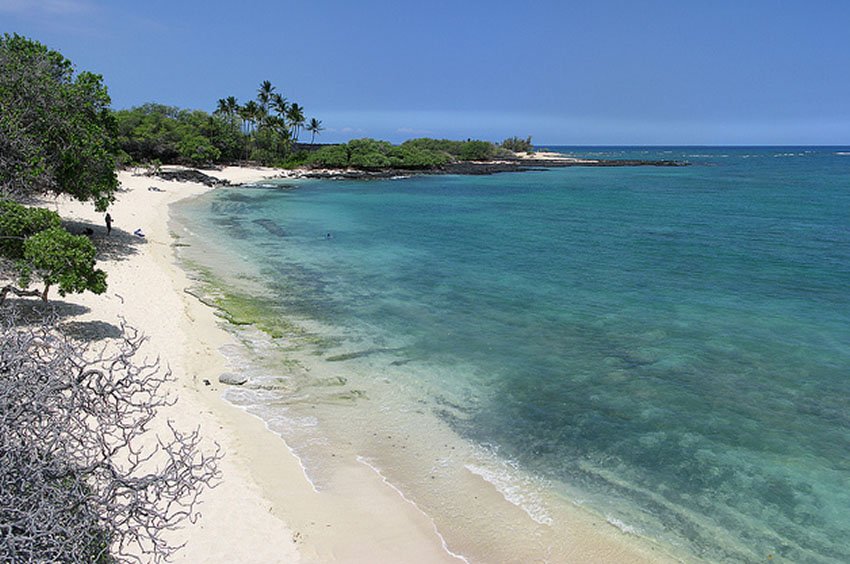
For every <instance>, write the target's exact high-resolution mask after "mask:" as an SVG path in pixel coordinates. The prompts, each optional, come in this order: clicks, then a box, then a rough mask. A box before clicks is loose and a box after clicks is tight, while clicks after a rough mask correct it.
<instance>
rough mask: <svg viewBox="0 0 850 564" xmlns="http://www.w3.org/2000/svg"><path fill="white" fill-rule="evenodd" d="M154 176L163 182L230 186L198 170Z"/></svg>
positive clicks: (168, 171) (159, 173)
mask: <svg viewBox="0 0 850 564" xmlns="http://www.w3.org/2000/svg"><path fill="white" fill-rule="evenodd" d="M155 176H158V177H160V178H162V179H163V180H176V181H178V182H196V183H198V184H203V185H204V186H210V187H213V186H230V182H228V181H227V180H222V179H220V178H216V177H214V176H210V175H208V174H204V173H203V172H201V171H200V170H194V169H190V170H163V171H160V172H157V173H155Z"/></svg>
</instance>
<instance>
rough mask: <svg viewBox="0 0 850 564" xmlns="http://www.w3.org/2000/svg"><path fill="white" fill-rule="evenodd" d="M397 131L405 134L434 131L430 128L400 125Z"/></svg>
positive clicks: (423, 133)
mask: <svg viewBox="0 0 850 564" xmlns="http://www.w3.org/2000/svg"><path fill="white" fill-rule="evenodd" d="M395 132H396V133H403V134H405V135H433V134H434V132H433V131H431V130H430V129H416V128H415V127H399V128H398V129H396V130H395Z"/></svg>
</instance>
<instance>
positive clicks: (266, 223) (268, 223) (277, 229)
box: [253, 219, 286, 237]
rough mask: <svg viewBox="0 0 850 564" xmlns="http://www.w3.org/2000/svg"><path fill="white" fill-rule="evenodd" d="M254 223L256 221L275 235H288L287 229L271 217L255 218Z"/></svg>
mask: <svg viewBox="0 0 850 564" xmlns="http://www.w3.org/2000/svg"><path fill="white" fill-rule="evenodd" d="M253 223H256V224H257V225H259V226H260V227H262V228H263V229H265V230H266V231H268V232H269V233H271V234H272V235H274V236H275V237H286V231H284V229H283V228H282V227H281V226H280V225H278V224H277V223H275V222H274V221H272V220H270V219H255V220H254V221H253Z"/></svg>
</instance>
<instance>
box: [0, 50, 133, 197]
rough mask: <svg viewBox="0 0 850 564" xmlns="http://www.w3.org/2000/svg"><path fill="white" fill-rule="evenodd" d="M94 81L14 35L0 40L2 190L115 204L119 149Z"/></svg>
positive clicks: (93, 77)
mask: <svg viewBox="0 0 850 564" xmlns="http://www.w3.org/2000/svg"><path fill="white" fill-rule="evenodd" d="M109 104H110V99H109V95H108V94H107V90H106V87H105V86H104V85H103V83H102V78H101V76H100V75H97V74H92V73H90V72H80V73H76V72H75V70H74V67H73V65H72V64H71V62H70V61H69V60H67V59H65V57H63V56H62V55H61V54H60V53H58V52H56V51H53V50H50V49H48V48H47V47H46V46H44V45H42V44H41V43H38V42H37V41H33V40H30V39H26V38H24V37H21V36H19V35H17V34H16V35H8V34H4V35H3V36H2V37H0V192H5V193H6V194H10V195H16V196H27V195H34V194H44V193H55V194H68V195H70V196H72V197H74V198H76V199H78V200H82V201H93V202H94V204H95V207H96V208H97V209H99V210H104V209H106V207H107V206H108V205H109V203H110V202H112V201H113V200H114V193H115V190H116V189H117V188H118V179H117V177H116V175H115V158H116V153H117V147H116V145H115V142H114V137H115V133H116V130H115V121H114V119H113V117H112V114H111V112H110V111H109Z"/></svg>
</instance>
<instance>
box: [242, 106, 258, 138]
mask: <svg viewBox="0 0 850 564" xmlns="http://www.w3.org/2000/svg"><path fill="white" fill-rule="evenodd" d="M259 113H260V105H259V104H257V103H256V102H255V101H253V100H248V101H247V102H245V105H244V106H242V107H241V108H239V117H241V118H242V121H243V127H244V128H245V133H246V134H247V135H251V133H253V132H254V129H255V128H256V125H257V116H258V115H259Z"/></svg>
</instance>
